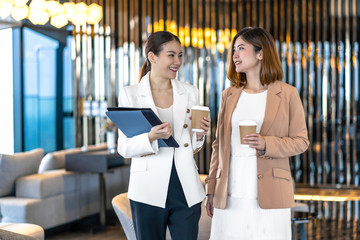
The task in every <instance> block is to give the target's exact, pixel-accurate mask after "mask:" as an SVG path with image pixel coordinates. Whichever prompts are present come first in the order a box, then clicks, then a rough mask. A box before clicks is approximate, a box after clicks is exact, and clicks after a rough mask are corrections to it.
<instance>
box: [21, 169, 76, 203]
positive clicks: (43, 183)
mask: <svg viewBox="0 0 360 240" xmlns="http://www.w3.org/2000/svg"><path fill="white" fill-rule="evenodd" d="M76 186H77V174H76V173H73V172H67V171H65V169H58V170H51V171H47V172H44V173H41V174H39V173H38V174H32V175H28V176H24V177H21V178H18V179H17V180H16V197H20V198H37V199H41V198H42V199H44V198H48V197H51V196H56V195H60V194H64V193H67V192H75V191H76V190H77V189H76Z"/></svg>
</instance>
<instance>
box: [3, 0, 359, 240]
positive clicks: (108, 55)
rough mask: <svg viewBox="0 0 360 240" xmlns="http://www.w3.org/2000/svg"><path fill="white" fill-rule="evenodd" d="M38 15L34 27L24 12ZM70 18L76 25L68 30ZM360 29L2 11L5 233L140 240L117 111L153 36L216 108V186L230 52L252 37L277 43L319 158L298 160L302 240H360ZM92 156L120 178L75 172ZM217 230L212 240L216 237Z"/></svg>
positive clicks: (352, 16)
mask: <svg viewBox="0 0 360 240" xmlns="http://www.w3.org/2000/svg"><path fill="white" fill-rule="evenodd" d="M37 2H38V3H37ZM41 2H42V3H41ZM48 2H56V3H57V4H58V5H57V7H58V10H57V11H55V12H52V11H51V10H50V4H49V3H48ZM32 4H33V5H32ZM41 4H43V5H41ZM25 5H26V6H27V7H28V8H27V13H28V15H26V16H25V17H24V18H22V19H21V17H19V15H16V14H15V11H14V9H15V8H20V6H22V7H23V6H25ZM55 5H56V4H55ZM75 6H78V8H75ZM90 6H92V7H91V8H90ZM32 8H33V9H36V10H38V11H40V10H41V11H42V12H37V14H35V15H36V16H37V17H39V18H34V17H30V16H31V15H30V12H31V9H32ZM9 9H10V10H9ZM39 9H40V10H39ZM59 9H60V10H59ZM71 9H73V11H75V13H76V14H75V15H73V16H70V13H71ZM90 9H92V10H91V11H92V12H93V13H94V14H95V20H94V19H91V18H90V17H89V16H88V15H89V14H90V12H91V11H90ZM76 11H77V12H76ZM43 14H45V15H47V19H46V16H45V19H41V18H40V16H43ZM61 14H64V15H65V16H67V19H66V22H61V21H60V20H59V19H60V18H59V19H58V20H59V21H60V23H59V21H58V22H56V19H57V18H56V17H59V16H60V15H61ZM86 14H88V15H86ZM96 14H97V15H96ZM359 23H360V0H324V1H320V0H83V1H80V0H69V1H66V0H60V1H45V0H32V1H31V0H28V1H26V0H24V1H20V0H18V1H15V0H0V39H1V40H0V41H1V44H0V53H1V54H0V73H1V80H0V110H1V119H0V123H1V124H0V132H1V134H0V230H1V229H4V230H6V229H7V230H9V231H11V229H9V224H15V223H16V224H33V225H35V226H39V227H40V233H39V232H38V234H40V235H41V233H42V235H41V236H42V237H38V238H37V239H44V236H45V237H46V239H50V240H51V239H52V240H55V239H85V238H86V239H119V238H120V239H132V238H131V234H130V235H129V234H128V233H127V230H126V227H127V226H128V225H127V224H129V222H125V221H129V220H130V222H131V217H130V218H129V209H126V207H127V205H126V204H127V203H124V202H121V203H124V204H125V205H121V206H122V207H123V208H125V209H121V211H122V212H121V213H120V214H124V216H123V217H124V219H125V220H124V219H123V222H122V221H121V217H119V215H117V214H118V212H115V209H114V207H113V203H114V202H112V200H113V199H114V198H115V197H117V196H120V195H121V194H122V195H121V196H122V199H120V200H121V201H126V195H124V194H126V192H127V185H128V181H129V174H130V166H129V164H130V161H131V160H129V159H123V158H122V157H121V156H117V155H116V152H114V139H116V135H117V133H116V130H115V129H114V127H113V126H112V124H111V123H110V121H109V120H108V119H107V117H106V115H105V112H106V108H107V107H110V106H117V103H118V102H117V101H118V100H117V98H118V95H119V90H120V88H121V87H123V86H127V85H133V84H136V83H137V82H138V80H139V72H140V68H141V66H142V64H143V63H144V46H145V43H146V39H147V37H148V36H149V35H150V34H151V33H152V32H155V31H161V30H167V31H170V32H172V33H174V34H175V35H177V36H178V37H179V39H180V40H181V43H182V47H183V54H184V55H183V65H182V67H181V69H180V70H179V72H178V79H179V81H183V82H187V83H190V84H192V85H195V86H197V88H198V89H199V101H200V104H201V105H204V106H208V107H209V108H210V114H211V130H210V131H209V133H208V134H207V136H206V140H205V145H204V147H203V149H202V150H201V151H200V152H199V153H197V154H196V155H195V160H196V164H197V166H198V169H199V173H200V174H201V175H202V177H204V176H206V174H207V173H208V171H209V167H210V159H211V152H212V148H211V144H212V142H213V141H214V139H215V131H216V126H217V116H218V110H219V105H220V99H221V93H222V91H223V90H224V89H226V88H227V87H229V86H230V85H231V82H230V81H229V80H228V79H227V78H226V73H227V67H228V61H229V53H230V50H229V48H230V44H231V39H232V38H233V37H234V36H235V35H236V33H237V32H238V31H239V30H241V29H242V28H243V27H246V26H253V27H262V28H265V29H266V30H268V31H269V32H270V33H271V34H272V35H273V36H274V39H275V42H276V46H277V48H278V52H279V55H280V59H281V63H282V67H283V71H284V79H283V81H284V82H286V83H289V84H290V85H293V86H295V87H296V88H297V89H298V92H299V94H300V96H301V99H302V103H303V106H304V111H305V117H306V123H307V127H308V131H309V140H310V146H309V148H308V150H307V151H306V152H305V153H304V154H301V155H299V156H296V157H292V158H291V159H290V166H291V171H292V176H293V178H294V182H295V186H294V187H295V200H296V202H297V203H298V209H294V210H293V215H292V222H293V223H292V224H293V238H294V239H306V238H307V239H360V236H359V235H360V220H359V217H360V209H359V200H360V197H359V196H360V188H359V180H360V178H359V177H360V166H359V165H360V131H359V127H360V121H358V120H359V116H360V114H359V112H360V102H359V96H360V81H359V77H360V71H359V53H360V51H359V40H360V24H359ZM89 152H90V153H93V152H101V154H95V155H96V156H94V155H92V156H90V158H94V159H95V161H98V159H102V160H103V159H105V161H108V159H114V162H115V165H114V166H110V167H108V168H111V169H108V168H106V169H105V170H104V171H100V170H89V169H85V170H81V171H79V170H78V169H77V170H74V169H73V168H72V166H70V164H69V161H71V158H73V159H75V160H76V161H77V165H78V166H81V165H82V164H81V163H80V164H79V161H78V159H79V156H83V155H84V154H87V153H89ZM87 158H88V156H87ZM28 159H30V160H28ZM116 161H117V162H116ZM11 162H12V163H11ZM14 162H16V163H14ZM76 167H77V166H75V168H76ZM96 167H97V166H96ZM2 185H3V186H2ZM124 199H125V200H124ZM59 212H61V214H59ZM205 217H206V216H205V214H204V216H203V215H202V217H201V221H200V222H201V223H200V227H203V229H200V231H201V234H200V235H199V239H208V236H209V231H210V227H209V226H210V224H211V220H210V219H207V218H205ZM23 226H24V229H25V228H26V226H25V225H23ZM20 228H22V227H21V226H20ZM12 229H13V230H14V229H15V230H14V231H15V232H16V231H18V230H17V229H18V228H15V227H14V228H12ZM26 231H27V230H25V232H24V231H20V232H18V233H21V234H25V235H26ZM29 231H31V229H30V230H29ZM41 231H43V232H41ZM35 235H36V234H35ZM40 235H36V236H40ZM0 239H1V232H0Z"/></svg>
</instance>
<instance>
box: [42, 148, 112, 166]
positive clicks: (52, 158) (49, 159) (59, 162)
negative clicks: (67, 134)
mask: <svg viewBox="0 0 360 240" xmlns="http://www.w3.org/2000/svg"><path fill="white" fill-rule="evenodd" d="M104 149H106V143H105V144H99V145H92V146H88V147H87V150H88V151H97V150H104ZM79 152H81V149H80V148H71V149H65V150H60V151H56V152H51V153H48V154H46V155H45V157H44V158H43V159H42V160H41V163H40V167H39V171H38V173H43V172H46V171H49V170H55V169H62V168H65V155H66V154H71V153H79Z"/></svg>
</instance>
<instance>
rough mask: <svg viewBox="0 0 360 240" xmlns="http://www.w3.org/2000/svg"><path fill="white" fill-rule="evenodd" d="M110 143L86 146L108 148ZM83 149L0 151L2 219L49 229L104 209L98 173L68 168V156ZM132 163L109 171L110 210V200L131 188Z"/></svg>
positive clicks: (0, 213) (0, 203) (107, 190)
mask: <svg viewBox="0 0 360 240" xmlns="http://www.w3.org/2000/svg"><path fill="white" fill-rule="evenodd" d="M105 149H107V146H106V144H102V145H98V146H88V148H87V150H89V151H96V150H105ZM80 152H81V149H80V148H74V149H68V150H61V151H56V152H51V153H48V154H46V155H45V156H44V151H43V150H42V149H36V150H33V151H29V152H24V153H16V154H14V155H0V223H32V224H37V225H39V226H41V227H42V228H43V229H45V230H47V229H50V228H54V227H57V226H60V225H63V224H66V223H70V222H73V221H75V220H79V219H81V218H83V217H86V216H91V215H94V214H98V213H99V206H100V203H99V179H98V175H97V174H92V173H78V172H71V171H66V170H65V156H66V155H67V154H70V153H80ZM129 174H130V170H129V166H128V165H125V166H123V167H119V168H114V169H112V171H111V172H109V173H106V176H105V177H106V194H107V196H106V197H107V199H109V201H107V202H106V207H107V209H112V207H111V199H112V198H113V197H114V196H116V195H118V194H120V193H122V192H127V187H128V181H129Z"/></svg>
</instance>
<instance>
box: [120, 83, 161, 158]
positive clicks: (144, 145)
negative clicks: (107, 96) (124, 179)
mask: <svg viewBox="0 0 360 240" xmlns="http://www.w3.org/2000/svg"><path fill="white" fill-rule="evenodd" d="M119 106H120V107H132V106H133V104H132V103H131V100H130V99H129V96H128V94H127V92H126V90H125V89H124V88H122V89H121V90H120V93H119ZM118 132H119V138H118V147H117V150H118V152H119V154H120V155H121V156H123V157H124V158H134V157H141V156H145V155H151V154H155V153H157V152H158V150H159V147H158V143H157V142H158V141H153V142H152V143H150V141H149V137H148V134H149V133H143V134H140V135H137V136H134V137H131V138H128V137H126V135H125V134H124V133H123V132H122V131H120V130H119V131H118Z"/></svg>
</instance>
